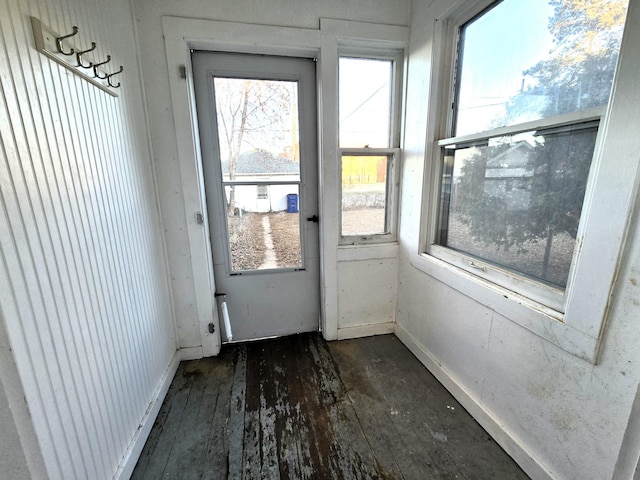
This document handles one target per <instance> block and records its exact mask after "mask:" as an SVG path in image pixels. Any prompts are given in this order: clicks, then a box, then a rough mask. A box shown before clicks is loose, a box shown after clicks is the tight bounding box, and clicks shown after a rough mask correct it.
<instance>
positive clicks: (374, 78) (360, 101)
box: [338, 57, 393, 148]
mask: <svg viewBox="0 0 640 480" xmlns="http://www.w3.org/2000/svg"><path fill="white" fill-rule="evenodd" d="M392 67H393V62H392V61H391V60H372V59H367V58H345V57H342V58H340V63H339V76H340V79H339V87H338V88H339V91H340V95H339V97H340V106H339V108H340V112H339V115H340V146H341V147H342V148H349V147H352V148H364V147H367V146H368V147H372V148H374V147H376V148H387V147H388V146H389V136H390V131H389V129H390V121H391V76H392V71H393V69H392Z"/></svg>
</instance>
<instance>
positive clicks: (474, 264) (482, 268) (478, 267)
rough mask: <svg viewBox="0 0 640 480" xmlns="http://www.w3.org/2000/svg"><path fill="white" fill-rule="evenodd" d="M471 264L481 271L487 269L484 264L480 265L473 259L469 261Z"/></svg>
mask: <svg viewBox="0 0 640 480" xmlns="http://www.w3.org/2000/svg"><path fill="white" fill-rule="evenodd" d="M469 266H470V267H471V268H475V269H476V270H480V271H481V272H484V271H485V270H486V268H485V266H484V265H478V264H477V263H476V262H474V261H473V260H472V261H470V262H469Z"/></svg>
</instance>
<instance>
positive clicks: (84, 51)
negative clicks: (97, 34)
mask: <svg viewBox="0 0 640 480" xmlns="http://www.w3.org/2000/svg"><path fill="white" fill-rule="evenodd" d="M97 46H98V45H97V44H96V42H91V48H88V49H87V50H81V51H80V52H76V60H77V61H78V67H82V68H91V67H92V66H93V63H91V61H90V62H89V65H85V64H83V63H82V55H84V54H85V53H89V52H93V51H94V50H95V49H96V47H97Z"/></svg>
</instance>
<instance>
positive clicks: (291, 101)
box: [214, 78, 300, 181]
mask: <svg viewBox="0 0 640 480" xmlns="http://www.w3.org/2000/svg"><path fill="white" fill-rule="evenodd" d="M214 87H215V98H216V116H217V123H218V138H219V145H220V161H221V162H222V175H223V179H224V181H234V180H239V179H241V178H242V177H244V176H246V175H252V176H253V175H263V176H265V178H263V179H264V180H269V179H270V178H277V177H279V176H295V178H296V180H298V179H299V177H300V145H299V124H298V84H297V82H287V81H273V80H252V79H243V78H215V79H214Z"/></svg>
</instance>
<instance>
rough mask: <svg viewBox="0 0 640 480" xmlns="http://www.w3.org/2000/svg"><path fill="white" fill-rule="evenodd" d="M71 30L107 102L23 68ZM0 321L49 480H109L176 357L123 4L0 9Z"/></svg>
mask: <svg viewBox="0 0 640 480" xmlns="http://www.w3.org/2000/svg"><path fill="white" fill-rule="evenodd" d="M30 15H34V16H36V17H38V18H40V19H41V20H42V22H43V23H45V24H47V25H49V26H51V27H52V29H53V30H55V31H57V32H69V31H71V27H72V26H73V25H77V26H78V27H79V28H80V33H79V34H78V37H79V40H78V43H79V44H81V45H86V46H87V47H88V46H89V45H90V42H91V41H95V42H97V44H98V52H99V53H98V54H97V57H99V58H104V57H106V54H107V53H109V54H111V55H112V57H113V61H112V65H114V66H115V67H116V68H117V67H118V66H119V65H124V67H125V72H124V74H123V75H121V76H120V77H119V78H118V80H119V81H120V82H121V84H122V88H120V89H118V93H119V95H120V96H119V97H118V98H114V97H111V96H109V95H107V94H105V93H104V92H102V91H101V90H99V89H97V88H96V87H94V86H93V85H91V84H89V83H88V82H86V81H84V80H82V79H81V78H79V77H78V76H75V75H72V74H71V73H70V72H68V71H67V70H65V69H63V68H62V67H60V66H59V65H58V64H56V63H54V62H52V61H50V60H48V59H47V58H46V57H44V56H43V55H41V54H40V53H38V52H37V51H36V50H35V48H34V45H33V35H32V32H31V25H30V21H29V16H30ZM0 29H1V32H2V33H1V34H0V76H1V93H2V106H0V148H1V150H0V152H1V155H0V306H1V308H2V317H3V318H4V321H5V322H6V330H7V332H8V337H9V342H10V344H11V348H12V349H13V352H14V355H15V359H16V366H17V370H18V373H19V375H20V379H21V382H22V386H23V388H24V392H25V397H26V402H27V405H28V408H29V410H30V413H31V415H32V418H33V423H34V428H35V431H36V435H37V437H38V441H39V443H40V447H41V450H42V453H43V457H44V462H45V465H46V469H47V473H48V475H49V477H50V478H64V479H73V478H79V479H80V478H82V479H85V478H95V479H100V478H111V477H113V475H114V474H115V473H116V471H117V468H118V465H119V464H120V463H121V461H122V460H123V457H124V455H125V453H126V452H127V449H128V448H129V446H130V443H131V441H132V439H133V438H134V435H135V433H136V431H137V429H138V427H139V425H140V422H141V420H142V419H143V417H144V414H145V412H146V411H147V408H148V406H149V402H150V401H151V400H152V397H153V395H154V392H155V391H156V389H157V386H158V382H159V381H160V380H161V378H162V375H163V373H164V372H165V370H166V368H167V366H168V365H169V363H170V361H171V359H172V357H173V354H174V352H175V340H174V338H173V326H172V312H171V304H170V301H169V298H170V295H169V291H168V285H167V279H166V271H165V260H164V258H165V256H164V249H163V244H162V240H161V235H162V232H161V228H160V223H159V218H158V213H157V205H156V200H155V199H156V194H155V188H154V182H153V173H152V169H151V158H150V152H149V148H148V142H147V134H146V120H145V112H144V108H143V103H142V100H141V98H142V95H141V82H140V77H139V73H138V65H137V62H138V60H137V57H136V52H137V47H136V41H135V37H134V31H133V21H132V15H131V8H130V5H129V3H128V1H126V0H117V1H116V0H114V1H110V2H101V1H98V0H57V1H54V0H44V1H35V0H33V1H28V0H0Z"/></svg>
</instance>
